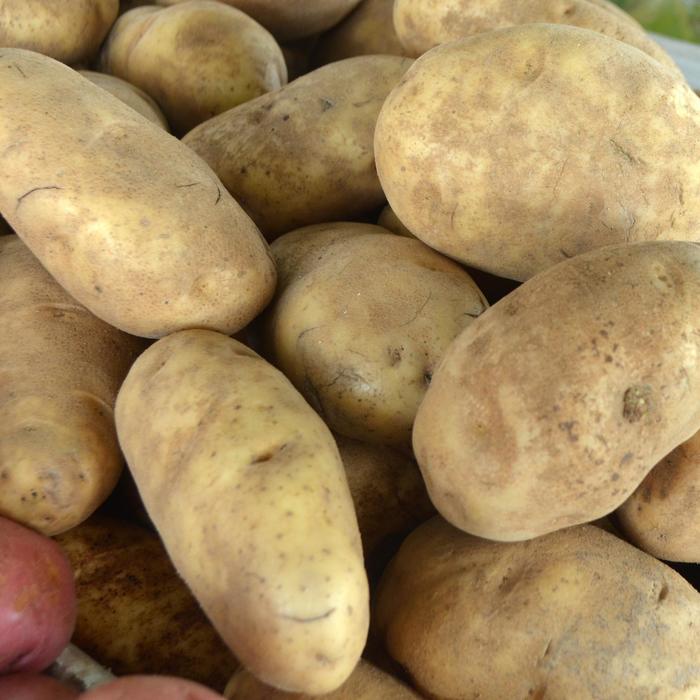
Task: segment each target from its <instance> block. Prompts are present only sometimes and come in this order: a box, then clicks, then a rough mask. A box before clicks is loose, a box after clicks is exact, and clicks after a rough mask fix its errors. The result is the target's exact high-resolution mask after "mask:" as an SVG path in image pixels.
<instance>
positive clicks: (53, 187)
mask: <svg viewBox="0 0 700 700" xmlns="http://www.w3.org/2000/svg"><path fill="white" fill-rule="evenodd" d="M62 189H63V188H62V187H59V186H58V185H45V186H43V187H32V189H31V190H27V191H26V192H25V193H24V194H23V195H21V196H20V197H18V198H17V203H16V204H15V210H17V209H19V206H20V204H22V202H24V200H25V199H26V198H27V197H29V196H30V195H32V194H34V193H35V192H41V191H42V190H62Z"/></svg>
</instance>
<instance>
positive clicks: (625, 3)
mask: <svg viewBox="0 0 700 700" xmlns="http://www.w3.org/2000/svg"><path fill="white" fill-rule="evenodd" d="M616 2H617V4H618V5H619V6H620V7H622V8H623V9H625V10H626V11H627V12H629V13H630V14H631V15H633V16H634V17H636V18H637V20H639V22H641V23H642V24H643V25H644V26H645V27H646V28H647V29H649V30H651V31H653V32H658V33H659V34H666V35H668V36H673V37H676V38H678V39H685V40H686V41H694V42H696V43H700V1H698V0H616Z"/></svg>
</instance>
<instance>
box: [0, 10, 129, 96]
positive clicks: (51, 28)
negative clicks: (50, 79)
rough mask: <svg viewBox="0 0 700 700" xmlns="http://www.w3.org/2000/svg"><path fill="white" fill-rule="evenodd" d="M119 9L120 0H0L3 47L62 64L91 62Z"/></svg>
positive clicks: (0, 35)
mask: <svg viewBox="0 0 700 700" xmlns="http://www.w3.org/2000/svg"><path fill="white" fill-rule="evenodd" d="M118 11H119V0H63V1H62V2H61V3H60V4H57V3H56V0H0V46H3V47H16V48H21V49H30V50H32V51H38V52H39V53H42V54H45V55H47V56H51V57H52V58H55V59H57V60H58V61H63V63H80V62H83V61H88V60H90V59H91V58H92V57H93V56H94V55H95V53H96V52H97V49H98V48H99V46H100V44H101V43H102V40H103V39H104V38H105V36H106V35H107V32H108V31H109V28H110V27H111V26H112V24H113V22H114V20H115V19H116V18H117V12H118ZM5 73H6V71H3V74H5ZM6 77H7V76H6ZM2 102H3V109H4V108H5V100H4V99H3V100H2Z"/></svg>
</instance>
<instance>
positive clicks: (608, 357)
mask: <svg viewBox="0 0 700 700" xmlns="http://www.w3.org/2000/svg"><path fill="white" fill-rule="evenodd" d="M605 361H606V362H612V361H613V357H612V355H606V356H605Z"/></svg>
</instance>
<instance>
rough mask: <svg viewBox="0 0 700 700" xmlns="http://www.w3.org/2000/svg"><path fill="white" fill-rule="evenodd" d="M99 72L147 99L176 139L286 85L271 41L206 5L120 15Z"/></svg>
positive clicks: (202, 0) (246, 22) (238, 17)
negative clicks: (142, 92)
mask: <svg viewBox="0 0 700 700" xmlns="http://www.w3.org/2000/svg"><path fill="white" fill-rule="evenodd" d="M102 66H103V68H104V70H105V71H106V72H108V73H112V74H113V75H116V76H117V77H119V78H123V79H124V80H128V81H129V82H130V83H133V84H134V85H136V86H138V87H140V88H141V89H142V90H145V91H146V93H148V94H149V95H150V96H151V97H153V98H154V99H155V100H156V101H157V102H158V104H159V105H160V106H161V107H162V109H163V111H164V112H165V114H166V116H167V118H168V121H169V122H170V124H172V126H173V131H174V132H175V133H177V134H185V133H186V132H187V131H189V130H190V129H193V128H194V127H195V126H197V124H201V123H202V122H203V121H206V120H207V119H209V118H211V117H213V116H216V115H217V114H221V112H225V111H226V110H228V109H231V108H232V107H236V106H237V105H239V104H242V103H243V102H248V101H249V100H252V99H254V98H256V97H259V96H260V95H264V94H265V93H266V92H270V91H272V90H278V89H279V88H281V87H282V86H283V85H285V84H286V83H287V67H286V65H285V62H284V57H283V56H282V50H281V49H280V47H279V46H278V45H277V42H276V41H275V39H274V38H273V36H272V35H271V34H270V33H269V32H268V31H267V30H266V29H264V28H263V27H261V26H260V25H259V24H258V23H257V22H255V20H253V19H251V18H250V17H248V16H247V15H245V14H243V13H242V12H240V11H239V10H236V9H235V8H233V7H228V6H227V5H226V4H224V3H221V2H213V1H210V0H195V1H193V2H185V3H182V4H178V5H176V6H173V7H167V8H154V7H143V8H138V9H135V10H133V11H132V12H129V13H127V14H125V15H122V16H121V17H120V18H119V20H118V21H117V23H116V24H115V25H114V27H113V29H112V31H111V32H110V35H109V38H108V40H107V43H106V44H105V48H104V49H103V51H102Z"/></svg>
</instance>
